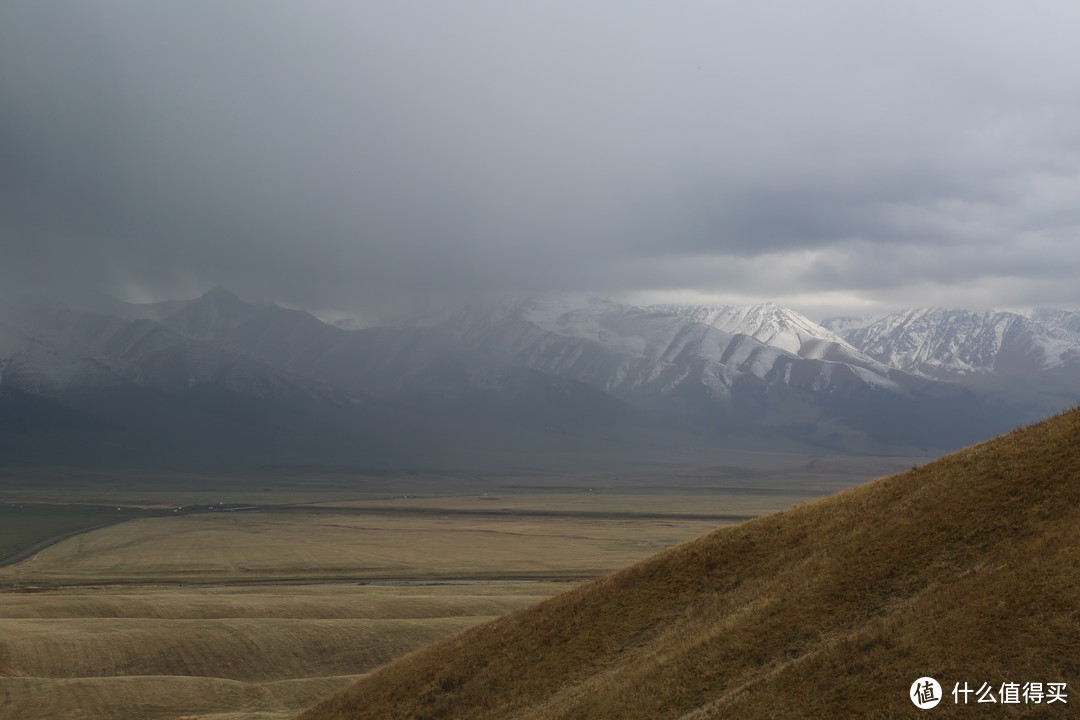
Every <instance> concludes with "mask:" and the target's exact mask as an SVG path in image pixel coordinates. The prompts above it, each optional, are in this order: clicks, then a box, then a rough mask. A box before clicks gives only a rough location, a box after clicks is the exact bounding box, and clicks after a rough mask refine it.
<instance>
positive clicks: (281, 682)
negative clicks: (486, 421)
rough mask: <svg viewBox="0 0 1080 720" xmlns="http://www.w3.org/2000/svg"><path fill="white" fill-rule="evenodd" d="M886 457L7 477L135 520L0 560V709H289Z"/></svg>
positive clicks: (147, 716)
mask: <svg viewBox="0 0 1080 720" xmlns="http://www.w3.org/2000/svg"><path fill="white" fill-rule="evenodd" d="M778 462H779V461H778ZM836 463H839V464H836ZM893 465H895V463H893ZM889 469H892V467H891V466H889V461H884V462H878V463H876V464H875V463H873V462H870V461H867V460H865V459H863V460H840V461H825V460H822V459H818V460H809V459H805V458H804V459H801V460H800V459H791V458H785V459H783V462H782V463H781V464H780V465H779V466H778V467H774V468H773V470H772V471H768V470H767V469H765V468H762V467H758V468H745V467H744V468H737V467H719V466H717V467H698V468H645V469H641V468H639V469H637V470H634V469H625V470H624V471H622V472H620V473H590V474H584V475H576V476H570V475H567V474H561V473H547V474H529V473H524V474H515V475H503V476H485V477H476V476H470V477H438V476H411V477H395V478H386V477H382V478H358V477H349V478H342V477H336V478H327V477H321V478H318V479H313V478H311V477H307V478H304V479H303V480H302V481H294V482H292V483H289V482H285V481H275V480H274V479H273V478H270V479H266V478H259V479H258V480H253V479H251V478H247V479H244V480H243V481H240V480H238V479H236V478H231V479H230V478H219V479H218V480H217V481H206V479H203V481H204V482H206V488H205V489H204V488H202V487H200V486H199V485H198V483H197V482H195V481H194V480H191V479H189V482H188V483H187V484H186V485H184V484H182V483H178V482H177V481H176V478H171V479H170V478H149V479H146V480H145V481H144V482H142V483H138V482H135V481H134V480H133V479H132V478H130V477H128V478H124V479H123V482H120V481H119V480H117V481H116V482H114V483H113V485H112V486H111V488H110V486H109V484H108V483H107V482H105V483H103V482H97V483H93V482H91V483H84V484H82V485H80V486H79V487H72V486H71V481H70V478H69V477H68V476H63V477H60V479H57V477H58V476H53V475H50V474H48V473H46V474H45V475H43V476H41V477H38V478H37V479H38V480H39V482H37V483H22V484H19V483H15V482H11V480H10V477H8V478H5V479H6V480H8V482H6V483H5V485H4V487H3V488H0V499H2V500H4V501H6V502H8V503H12V502H15V503H21V504H22V510H21V512H24V513H33V512H37V511H39V510H42V508H45V509H46V510H45V515H46V516H48V517H53V518H55V517H60V516H62V515H63V513H62V512H60V511H59V510H58V508H60V509H62V508H63V507H64V505H63V503H62V502H61V501H62V500H63V499H65V498H66V499H68V500H69V502H71V503H108V504H112V503H115V504H116V505H115V506H119V507H122V508H124V510H122V511H121V512H126V513H128V516H129V517H131V518H133V519H129V520H127V521H124V522H120V523H116V524H112V525H109V526H107V527H102V528H99V529H95V530H92V531H90V532H85V533H82V534H77V535H73V536H70V537H67V538H66V539H63V540H61V541H59V542H57V543H55V544H53V545H50V546H48V547H45V548H43V549H40V550H37V551H36V552H34V553H33V554H32V555H31V556H30V557H27V558H25V559H23V560H21V561H19V562H16V563H14V564H11V565H9V566H7V567H3V568H0V707H3V708H4V717H5V718H6V719H9V720H52V719H54V718H109V719H110V720H127V719H131V720H136V719H139V720H180V719H181V718H184V719H186V720H194V719H195V718H200V719H202V720H278V719H283V718H286V717H290V716H291V715H292V714H294V713H295V712H297V711H298V710H299V709H301V708H303V707H305V706H306V705H308V704H310V703H311V702H313V701H314V700H316V699H318V698H320V697H323V696H325V695H327V694H328V693H330V692H332V691H334V690H336V689H337V688H339V687H342V686H344V685H346V684H348V683H349V682H350V681H351V680H353V679H355V678H356V677H357V676H358V675H359V674H363V673H366V672H369V671H370V670H372V669H374V668H375V667H378V666H379V665H382V664H383V663H385V662H387V661H389V660H391V659H394V658H396V657H399V656H401V655H403V654H406V653H408V652H411V651H412V650H415V649H418V648H421V647H423V646H426V645H429V644H431V643H432V642H434V641H435V640H438V639H440V638H442V637H444V636H446V635H449V634H452V633H456V632H459V631H461V630H463V629H465V628H468V627H470V626H472V625H475V624H477V623H481V622H484V621H486V620H489V619H492V618H494V617H497V616H500V615H503V614H505V613H508V612H512V611H514V610H517V609H519V608H523V607H525V606H528V605H532V604H534V603H536V602H539V601H542V600H544V599H545V598H549V597H551V596H553V595H555V594H558V593H560V592H562V591H564V590H567V589H569V588H571V587H574V586H575V585H577V584H578V582H580V581H581V580H583V579H586V578H589V577H594V576H596V575H599V574H602V573H605V572H608V571H610V570H614V569H616V568H619V567H622V566H625V565H627V564H630V563H632V562H635V561H637V560H639V559H641V558H643V557H646V556H648V555H651V554H653V553H655V552H656V551H658V550H660V549H663V548H666V547H670V546H672V545H675V544H678V543H680V542H682V541H685V540H689V539H691V538H694V537H697V536H699V535H702V534H703V533H705V532H708V531H709V530H712V529H714V528H716V527H717V526H719V525H724V524H734V523H737V522H739V521H741V520H742V519H744V518H746V517H751V516H756V515H761V514H765V513H768V512H772V511H775V510H779V509H783V508H786V507H790V506H791V505H794V504H797V503H798V502H801V501H803V500H808V499H811V498H813V497H817V496H820V495H822V494H825V493H827V492H830V491H832V490H835V489H837V488H839V487H842V486H846V485H851V484H855V483H857V482H861V481H863V480H865V479H868V478H869V477H872V476H874V475H875V474H884V472H885V471H887V470H889ZM42 478H44V479H42ZM64 478H67V479H64ZM210 489H213V490H215V492H213V493H210V492H208V490H210ZM57 503H60V504H59V505H58V504H57ZM115 506H114V507H115ZM211 507H213V508H215V509H213V510H211V509H210V508H211ZM227 508H246V509H244V510H239V509H234V510H228V509H227ZM173 509H178V512H176V513H172V510H173ZM151 510H152V511H153V512H150V513H149V514H146V513H147V512H149V511H151ZM113 511H114V512H115V510H113ZM140 513H143V514H140ZM27 517H29V516H27ZM87 517H88V518H89V519H90V520H93V519H95V518H96V517H97V516H96V515H95V514H93V513H90V514H88V515H87ZM58 522H59V521H58ZM43 531H44V530H41V532H43ZM31 535H32V533H31ZM26 538H27V539H26V541H27V542H29V538H30V535H26ZM478 581H479V582H478Z"/></svg>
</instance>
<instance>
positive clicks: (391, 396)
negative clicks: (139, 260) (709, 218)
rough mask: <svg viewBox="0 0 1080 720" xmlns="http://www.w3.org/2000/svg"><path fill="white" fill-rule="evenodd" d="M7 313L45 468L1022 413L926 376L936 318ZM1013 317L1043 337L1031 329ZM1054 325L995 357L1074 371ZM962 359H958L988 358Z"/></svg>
mask: <svg viewBox="0 0 1080 720" xmlns="http://www.w3.org/2000/svg"><path fill="white" fill-rule="evenodd" d="M89 310H92V312H91V311H89ZM0 311H3V312H2V313H0V323H2V325H0V457H3V453H4V452H6V451H8V450H10V451H11V452H13V453H15V454H16V455H17V454H18V452H19V451H20V450H21V449H22V448H24V447H29V445H27V443H26V442H25V439H26V437H27V436H26V432H29V431H28V430H26V428H33V429H34V430H33V434H34V437H35V438H36V442H38V444H39V446H40V448H45V450H42V452H46V451H48V452H52V450H48V448H52V447H53V446H52V445H50V443H61V444H62V443H64V442H68V440H63V439H62V438H61V436H60V435H56V434H55V433H56V432H59V431H60V430H61V429H63V428H67V430H65V432H69V431H71V432H74V430H71V429H72V428H75V429H82V430H79V432H82V431H83V430H85V429H86V428H90V429H92V431H93V432H95V433H98V434H96V435H94V436H93V439H92V442H91V441H90V440H87V441H85V443H84V447H89V446H93V447H95V448H99V447H101V448H108V447H112V448H113V449H114V450H116V451H117V452H128V451H129V450H131V451H132V452H134V450H132V449H133V448H147V447H152V448H157V449H156V450H152V451H147V452H148V453H149V455H144V456H143V457H155V455H154V453H155V452H158V450H160V449H161V448H166V449H167V450H169V452H172V453H173V454H174V456H175V455H181V456H185V457H186V456H189V455H190V456H193V457H204V456H206V448H207V447H211V448H213V453H211V455H212V456H213V457H216V458H222V457H231V456H232V455H233V454H235V453H241V454H243V455H244V457H247V458H251V457H259V458H263V459H264V460H267V459H272V458H291V459H299V460H300V461H303V462H322V461H326V460H327V458H339V459H342V462H353V461H355V460H356V458H358V457H362V458H365V461H369V460H371V458H379V457H386V456H387V454H388V453H389V454H391V455H393V456H394V457H395V458H401V457H411V458H414V459H415V458H418V457H428V456H430V454H431V453H437V452H442V451H443V450H445V449H446V448H447V447H452V448H454V449H455V451H459V452H466V450H465V448H472V449H473V450H475V452H476V453H481V454H482V453H483V452H486V450H485V448H487V449H490V448H492V447H496V446H498V447H500V448H506V447H511V446H513V447H530V448H532V449H533V451H536V450H548V449H550V448H552V447H555V446H556V445H557V446H559V447H563V446H565V445H566V443H570V444H571V445H574V446H575V447H578V448H585V447H593V444H594V443H596V442H604V443H608V445H610V446H615V445H619V446H622V447H628V446H633V447H645V446H648V441H646V442H644V443H643V442H642V440H643V438H648V437H659V436H660V435H663V434H665V433H666V435H664V436H665V437H669V438H670V437H674V436H676V435H677V436H678V437H681V438H684V439H685V438H691V440H687V441H688V442H692V443H704V444H706V445H710V446H711V445H713V444H716V443H727V444H729V445H742V444H744V443H745V442H747V441H750V440H752V441H754V442H758V443H759V444H760V443H765V444H767V445H769V446H771V447H781V446H782V447H787V448H795V447H798V448H804V449H805V448H806V447H808V446H817V447H826V448H830V449H833V450H843V449H847V450H858V451H889V452H891V451H898V452H899V451H904V450H912V449H918V450H927V449H938V448H940V449H945V448H949V447H955V446H957V445H961V444H967V443H969V442H973V441H975V440H978V439H981V438H983V437H987V436H989V435H990V434H993V433H994V432H997V431H999V430H1002V429H1006V428H1007V427H1010V426H1012V425H1015V424H1017V423H1018V422H1020V421H1022V420H1024V419H1025V418H1024V417H1023V416H1022V413H1023V412H1025V411H1026V410H1024V409H1023V408H1021V409H1019V410H1018V409H1017V408H1016V407H1014V406H1012V405H1008V404H1007V403H1004V402H1002V401H1000V400H996V401H994V402H992V403H988V401H986V400H985V399H984V398H982V397H981V396H980V395H978V394H976V393H973V392H972V391H971V390H968V389H965V388H963V387H961V386H959V385H957V384H956V383H952V382H940V381H938V380H936V379H932V378H934V377H935V374H934V373H932V372H928V371H927V369H926V368H927V367H936V366H933V365H930V366H927V365H926V364H925V363H926V361H925V358H923V356H921V355H919V354H918V353H915V354H913V355H912V356H911V358H912V360H911V362H909V358H908V356H907V355H905V354H904V353H905V352H908V351H910V346H912V345H914V344H915V341H914V338H915V337H916V335H915V332H916V329H918V328H922V329H921V330H919V332H921V333H922V334H921V335H919V336H918V337H920V338H923V337H931V336H933V337H937V336H936V335H933V333H932V332H931V331H930V330H928V329H926V328H924V327H923V326H922V325H919V324H918V323H908V324H907V325H904V323H902V322H896V323H894V324H895V326H896V327H898V328H899V327H904V328H907V330H908V335H907V336H905V337H907V338H908V339H907V340H903V339H901V340H899V341H897V342H898V343H899V344H898V345H896V346H895V347H894V346H893V345H889V344H888V343H887V342H886V339H887V337H888V335H889V334H888V333H887V332H885V329H886V326H885V325H882V324H881V323H874V324H872V325H870V326H868V327H866V328H862V329H859V330H848V331H845V332H844V333H843V336H841V333H838V332H834V331H831V330H829V329H827V328H824V327H821V326H819V325H816V324H814V323H812V322H811V321H809V320H808V319H807V318H805V317H803V316H802V315H799V314H798V313H795V312H794V311H792V310H790V309H787V308H784V307H782V306H779V305H776V304H773V303H764V304H759V305H749V306H688V305H653V306H647V307H635V306H632V305H627V304H623V303H618V302H614V301H611V300H604V299H592V300H586V301H575V300H571V299H568V298H559V297H545V298H525V299H517V300H511V301H506V302H501V303H488V304H481V305H475V306H472V307H468V308H464V309H460V310H451V311H447V312H444V313H443V314H441V315H439V316H438V317H433V318H428V319H426V320H425V321H417V320H415V319H414V320H413V321H412V322H410V323H404V324H395V325H387V326H383V327H367V328H362V329H356V330H346V329H343V328H341V327H336V326H334V325H331V324H327V323H324V322H322V321H320V320H319V319H317V318H315V317H314V316H312V315H310V314H308V313H305V312H302V311H298V310H290V309H287V308H282V307H278V306H276V305H273V304H270V303H262V304H254V303H249V302H246V301H244V300H241V299H240V298H238V297H236V296H235V295H233V294H232V293H230V292H228V291H226V290H221V289H216V290H213V291H211V292H208V293H206V294H205V295H203V296H202V297H199V298H195V299H193V300H186V301H168V302H163V303H153V304H147V305H132V304H127V303H122V302H119V301H116V300H112V299H98V300H97V301H94V302H90V303H86V304H84V305H83V306H80V307H79V308H77V309H72V308H70V307H63V306H62V303H57V302H53V301H47V302H36V303H29V304H24V307H22V308H21V309H20V310H19V311H18V312H14V311H10V308H8V309H7V310H4V308H0ZM1043 316H1045V318H1051V315H1050V311H1043V315H1042V316H1040V317H1043ZM1016 318H1020V321H1023V322H1026V323H1029V324H1031V325H1032V326H1033V327H1037V328H1040V330H1038V332H1035V331H1031V332H1028V333H1027V334H1024V333H1021V332H1020V330H1019V329H1020V328H1022V323H1021V322H1020V321H1017V320H1016ZM1052 318H1053V320H1054V322H1055V323H1058V325H1060V327H1057V326H1055V327H1054V328H1049V329H1047V326H1046V325H1044V324H1041V323H1040V322H1037V321H1036V320H1034V319H1031V318H1023V317H1021V316H1015V317H1014V318H1013V319H1012V320H1011V324H1010V323H1006V324H1005V325H1000V324H999V325H993V324H992V323H991V327H1003V328H1005V329H1003V330H1001V333H999V334H1000V336H1001V337H1002V338H1005V339H1006V340H1008V341H1009V342H1001V343H998V344H997V345H993V343H990V344H991V345H992V346H993V348H996V349H994V353H996V357H997V361H996V362H997V365H996V366H995V367H999V368H1000V367H1004V365H1005V364H1006V360H1009V359H1010V358H1012V361H1015V362H1020V361H1021V360H1022V361H1024V362H1028V361H1030V360H1031V358H1033V357H1034V358H1036V359H1037V360H1038V362H1037V363H1036V364H1037V365H1038V367H1040V368H1042V369H1043V370H1044V371H1047V372H1049V371H1052V370H1054V369H1055V368H1059V367H1071V365H1070V363H1072V359H1073V354H1072V351H1071V350H1070V346H1069V345H1068V343H1067V342H1065V339H1067V337H1069V336H1070V335H1069V332H1068V331H1067V329H1064V328H1067V327H1068V323H1069V322H1071V321H1072V319H1073V318H1072V317H1071V316H1069V315H1067V314H1064V315H1053V316H1052ZM930 319H931V318H930V316H926V317H924V318H923V322H924V323H930ZM941 322H942V323H943V324H944V325H951V326H952V328H953V330H952V331H953V336H952V337H954V338H960V337H961V336H966V334H972V331H971V329H970V328H969V325H970V324H971V322H974V321H970V319H969V321H964V320H963V319H962V318H961V316H959V315H957V316H953V317H951V318H946V319H944V320H942V321H941ZM965 322H968V324H967V325H965V324H964V323H965ZM1045 322H1050V320H1049V319H1047V320H1046V321H1045ZM1018 323H1019V324H1018ZM1010 328H1011V329H1010ZM871 330H875V331H880V334H879V335H874V334H872V333H871V332H870V331H871ZM942 332H944V331H942ZM988 332H989V331H988ZM939 334H940V333H939ZM974 334H975V335H976V336H978V333H974ZM990 336H993V337H997V336H996V335H994V334H993V333H992V332H990V334H989V335H988V336H987V337H990ZM1014 336H1015V337H1014ZM980 337H981V336H980ZM957 342H959V340H957ZM986 342H989V340H987V341H986ZM905 343H906V344H905ZM1025 343H1026V345H1025ZM984 344H985V343H984ZM935 347H938V348H939V352H938V354H935V353H930V354H929V357H930V358H931V359H934V358H938V357H939V356H940V357H948V358H952V356H948V355H947V354H945V355H941V352H943V351H940V348H946V347H952V346H950V345H948V344H947V343H939V345H938V346H935ZM993 348H992V349H993ZM1010 348H1013V349H1010ZM1025 348H1026V349H1025ZM905 349H906V350H905ZM988 352H989V351H988ZM953 354H954V355H955V357H956V358H958V359H959V360H955V359H950V360H949V362H957V361H959V362H966V363H969V364H970V365H972V366H975V364H976V363H977V362H984V360H985V359H984V358H983V356H982V355H979V354H978V353H975V352H973V351H971V352H969V351H966V350H959V349H957V350H955V352H954V353H953ZM920 362H922V363H923V364H920ZM942 364H944V361H943V363H942ZM909 370H910V371H909ZM953 374H954V375H955V373H953ZM1061 387H1064V388H1065V390H1066V391H1068V389H1069V387H1071V386H1068V384H1067V382H1066V383H1065V385H1062V386H1061ZM1061 387H1058V386H1054V387H1053V388H1052V390H1053V391H1054V392H1057V391H1058V390H1060V389H1061ZM27 418H33V420H32V421H31V420H28V419H27ZM4 433H8V434H6V435H5V434H4ZM12 433H14V434H12ZM20 433H21V434H20ZM672 433H674V435H672ZM658 434H660V435H658ZM631 436H632V437H633V438H634V439H633V440H630V439H629V438H631ZM63 438H69V436H68V435H64V436H63ZM601 438H603V439H602V440H601ZM69 439H70V438H69ZM664 442H665V443H666V442H668V441H664ZM678 442H683V440H679V441H678ZM110 443H111V444H110ZM612 444H614V445H612ZM620 444H621V445H620ZM5 448H7V450H5ZM118 448H119V449H118ZM101 452H102V453H104V454H107V453H105V451H104V450H103V451H101ZM468 452H473V451H472V450H469V451H468ZM474 454H475V453H474ZM371 461H372V462H373V460H371ZM414 461H415V460H414ZM388 462H389V461H388ZM394 462H399V460H395V461H394Z"/></svg>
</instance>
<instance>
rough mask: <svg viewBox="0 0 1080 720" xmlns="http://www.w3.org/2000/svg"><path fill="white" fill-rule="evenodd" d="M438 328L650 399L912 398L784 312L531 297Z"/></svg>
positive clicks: (524, 362) (501, 354) (882, 372)
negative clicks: (783, 392) (753, 395)
mask: <svg viewBox="0 0 1080 720" xmlns="http://www.w3.org/2000/svg"><path fill="white" fill-rule="evenodd" d="M438 328H439V329H440V330H441V331H442V332H444V333H446V334H447V335H449V336H451V337H453V338H454V339H455V340H457V341H458V342H459V343H461V344H462V345H466V346H468V347H472V348H475V349H478V350H480V351H482V352H483V353H484V354H485V355H486V356H488V357H494V358H497V359H499V360H501V361H503V362H508V363H511V364H514V365H519V366H525V367H531V368H534V369H537V370H540V371H542V372H546V373H550V374H553V375H557V376H560V377H572V378H574V379H577V380H581V381H582V382H586V383H588V384H590V385H592V386H594V387H597V388H600V389H603V390H605V391H608V392H612V393H614V394H616V395H617V396H620V397H624V398H626V399H631V400H637V401H642V400H643V399H646V398H650V397H651V398H653V399H657V398H660V397H663V396H666V395H670V394H672V393H676V392H679V391H682V390H685V389H687V387H691V386H692V387H698V388H700V389H701V390H702V391H704V392H706V393H708V394H709V395H711V396H712V397H714V398H720V397H728V396H730V394H731V392H732V389H733V388H734V387H735V385H736V384H737V383H739V382H741V381H746V380H753V382H755V384H759V385H761V386H762V387H763V388H766V387H768V386H797V387H803V388H805V389H807V390H812V391H815V392H830V391H838V390H842V389H843V388H844V387H845V386H850V385H865V386H872V387H878V388H883V389H889V390H891V391H895V392H903V389H902V388H901V386H900V385H898V384H897V382H895V381H894V380H892V379H891V378H890V377H889V375H890V368H888V367H886V366H884V365H882V364H881V363H879V362H877V361H875V360H873V359H872V358H870V357H867V356H866V355H863V354H862V353H860V352H859V351H858V350H856V349H855V348H853V347H851V346H850V345H848V344H847V343H846V342H844V341H843V340H842V339H841V338H839V337H838V336H835V335H833V334H832V333H830V332H829V331H827V330H825V329H824V328H821V327H818V326H815V325H814V324H813V323H811V322H810V321H809V320H807V319H806V318H803V317H802V316H800V315H798V314H797V313H794V312H793V311H790V310H787V309H785V308H781V307H780V306H777V305H772V304H769V305H757V306H745V307H694V306H669V305H655V306H648V307H634V306H631V305H624V304H621V303H617V302H613V301H611V300H606V299H591V300H589V301H587V302H585V303H582V304H568V303H567V302H566V301H565V300H562V299H559V298H555V299H551V298H529V299H523V300H516V301H512V302H507V303H502V304H496V305H486V306H481V307H476V308H471V309H469V310H466V311H463V312H461V313H458V314H456V315H453V316H451V317H450V318H449V319H447V320H444V321H443V322H441V323H440V324H439V325H438Z"/></svg>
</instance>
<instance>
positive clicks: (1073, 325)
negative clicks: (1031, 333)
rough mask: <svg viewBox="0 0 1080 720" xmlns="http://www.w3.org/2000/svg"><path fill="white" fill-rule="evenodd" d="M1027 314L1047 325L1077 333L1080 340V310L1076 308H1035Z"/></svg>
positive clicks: (1072, 333)
mask: <svg viewBox="0 0 1080 720" xmlns="http://www.w3.org/2000/svg"><path fill="white" fill-rule="evenodd" d="M1025 316H1026V317H1028V318H1030V319H1031V320H1034V321H1035V322H1037V323H1040V324H1042V325H1044V326H1046V327H1049V328H1053V329H1055V330H1061V331H1063V332H1065V333H1066V334H1069V335H1075V336H1076V338H1077V341H1078V342H1080V312H1078V311H1076V310H1057V309H1055V308H1035V309H1033V310H1031V311H1030V312H1027V313H1025Z"/></svg>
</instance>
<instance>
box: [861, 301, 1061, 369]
mask: <svg viewBox="0 0 1080 720" xmlns="http://www.w3.org/2000/svg"><path fill="white" fill-rule="evenodd" d="M846 337H847V339H848V341H849V342H851V344H852V345H854V346H855V347H858V348H859V349H861V350H862V351H863V352H865V353H866V354H868V355H870V356H871V357H874V358H876V359H878V360H880V361H881V362H883V363H886V364H888V365H891V366H893V367H897V368H900V369H901V370H906V371H908V372H911V373H915V374H919V375H922V376H924V377H935V378H937V377H947V376H950V375H961V376H962V375H978V374H991V373H1000V374H1024V373H1037V372H1040V371H1044V370H1051V369H1055V368H1060V367H1063V366H1066V365H1073V364H1076V363H1080V338H1078V337H1077V336H1076V335H1075V334H1071V333H1068V332H1066V331H1064V330H1060V329H1057V328H1054V327H1048V326H1046V325H1044V324H1042V323H1040V322H1037V321H1035V320H1032V319H1030V318H1027V317H1024V316H1023V315H1019V314H1017V313H1012V312H994V311H984V312H973V311H969V310H943V309H925V308H924V309H918V310H904V311H901V312H898V313H894V314H892V315H889V316H887V317H885V318H882V319H881V320H879V321H877V322H875V323H873V324H872V325H869V326H868V327H865V328H862V329H858V330H854V331H851V332H849V333H846Z"/></svg>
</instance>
